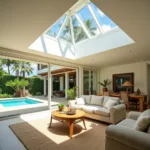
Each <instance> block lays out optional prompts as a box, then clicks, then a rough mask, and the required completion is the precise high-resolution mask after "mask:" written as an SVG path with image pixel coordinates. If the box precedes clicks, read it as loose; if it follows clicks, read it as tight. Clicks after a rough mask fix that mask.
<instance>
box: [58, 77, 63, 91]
mask: <svg viewBox="0 0 150 150" xmlns="http://www.w3.org/2000/svg"><path fill="white" fill-rule="evenodd" d="M59 89H60V91H63V90H64V77H63V76H62V77H59Z"/></svg>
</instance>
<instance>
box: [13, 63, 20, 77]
mask: <svg viewBox="0 0 150 150" xmlns="http://www.w3.org/2000/svg"><path fill="white" fill-rule="evenodd" d="M11 70H12V71H13V72H16V76H17V78H18V79H19V71H20V61H18V60H14V61H13V66H12V67H11Z"/></svg>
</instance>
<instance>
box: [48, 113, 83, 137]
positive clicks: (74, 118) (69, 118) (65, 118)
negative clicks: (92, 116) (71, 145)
mask: <svg viewBox="0 0 150 150" xmlns="http://www.w3.org/2000/svg"><path fill="white" fill-rule="evenodd" d="M84 115H85V113H84V112H83V111H81V110H76V114H75V115H67V114H65V113H64V114H62V113H60V112H59V111H58V110H55V111H52V115H51V119H50V125H49V128H51V126H52V119H55V120H58V121H60V122H67V123H69V130H70V138H72V135H73V125H74V124H76V123H79V122H81V121H83V125H84V128H85V130H86V125H85V120H84Z"/></svg>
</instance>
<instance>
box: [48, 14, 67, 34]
mask: <svg viewBox="0 0 150 150" xmlns="http://www.w3.org/2000/svg"><path fill="white" fill-rule="evenodd" d="M65 18H66V15H64V16H62V17H61V18H60V19H59V20H58V21H57V22H56V23H55V24H54V25H53V26H52V27H51V28H50V29H49V30H48V31H47V32H46V34H47V35H50V36H52V37H56V36H57V34H58V32H59V30H60V28H61V25H62V24H63V22H64V20H65Z"/></svg>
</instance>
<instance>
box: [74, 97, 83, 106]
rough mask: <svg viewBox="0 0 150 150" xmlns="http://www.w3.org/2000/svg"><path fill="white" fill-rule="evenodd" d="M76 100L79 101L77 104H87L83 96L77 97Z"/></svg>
mask: <svg viewBox="0 0 150 150" xmlns="http://www.w3.org/2000/svg"><path fill="white" fill-rule="evenodd" d="M76 101H77V103H76V104H77V105H84V104H85V99H84V98H83V97H81V98H77V99H76Z"/></svg>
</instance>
